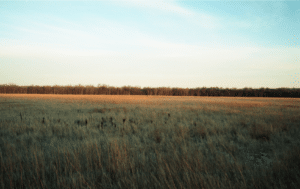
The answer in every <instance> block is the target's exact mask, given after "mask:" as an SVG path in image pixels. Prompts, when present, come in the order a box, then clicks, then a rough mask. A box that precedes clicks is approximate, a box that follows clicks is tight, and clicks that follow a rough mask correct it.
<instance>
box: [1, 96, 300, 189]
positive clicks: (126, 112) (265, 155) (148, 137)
mask: <svg viewBox="0 0 300 189" xmlns="http://www.w3.org/2000/svg"><path fill="white" fill-rule="evenodd" d="M299 107H300V99H286V98H261V97H258V98H257V97H256V98H245V97H239V98H238V97H235V98H232V97H173V96H171V97H170V96H130V95H128V96H105V95H97V96H95V95H27V94H0V136H1V138H0V162H1V164H0V187H2V188H5V189H7V188H132V189H134V188H136V189H139V188H172V189H173V188H238V189H240V188H272V189H273V188H274V189H275V188H289V189H291V188H299V187H300V147H299V146H300V137H299V136H300V130H299V127H300V109H299Z"/></svg>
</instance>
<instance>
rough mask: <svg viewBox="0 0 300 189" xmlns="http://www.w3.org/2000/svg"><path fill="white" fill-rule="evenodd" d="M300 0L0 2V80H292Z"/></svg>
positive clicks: (298, 68)
mask: <svg viewBox="0 0 300 189" xmlns="http://www.w3.org/2000/svg"><path fill="white" fill-rule="evenodd" d="M299 38H300V2H299V1H275V0H273V1H242V0H240V1H224V0H223V1H196V0H193V1H188V0H181V1H175V0H165V1H164V0H160V1H157V0H114V1H108V0H102V1H91V0H90V1H45V0H44V1H30V0H27V1H25V0H24V1H22V0H19V1H0V84H16V85H22V86H24V85H25V86H28V85H40V86H45V85H50V86H53V85H73V86H75V85H78V84H81V85H94V86H98V84H100V85H108V86H113V87H122V86H132V87H141V88H143V87H171V88H172V87H179V88H197V87H200V88H201V87H208V88H209V87H219V88H245V87H248V88H253V89H254V88H261V87H264V88H281V87H286V88H293V87H295V88H300V83H299V81H300V79H299V78H300V74H299V73H300V47H299V43H300V40H299Z"/></svg>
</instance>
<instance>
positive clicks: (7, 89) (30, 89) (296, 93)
mask: <svg viewBox="0 0 300 189" xmlns="http://www.w3.org/2000/svg"><path fill="white" fill-rule="evenodd" d="M0 93H4V94H72V95H161V96H228V97H292V98H299V97H300V88H277V89H269V88H259V89H252V88H243V89H237V88H232V89H228V88H225V89H223V88H218V87H212V88H206V87H202V88H199V87H198V88H170V87H159V88H150V87H144V88H140V87H131V86H123V87H111V86H107V85H98V86H97V87H94V86H93V85H86V86H83V85H76V86H71V85H68V86H59V85H55V86H38V85H31V86H18V85H15V84H9V85H7V84H3V85H0Z"/></svg>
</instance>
